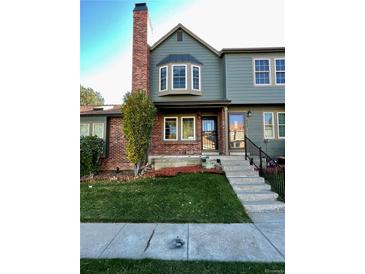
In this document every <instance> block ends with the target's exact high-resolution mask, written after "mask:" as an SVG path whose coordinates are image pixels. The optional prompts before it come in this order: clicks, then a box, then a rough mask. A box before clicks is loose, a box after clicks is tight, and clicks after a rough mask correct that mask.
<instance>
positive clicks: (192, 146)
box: [149, 112, 202, 155]
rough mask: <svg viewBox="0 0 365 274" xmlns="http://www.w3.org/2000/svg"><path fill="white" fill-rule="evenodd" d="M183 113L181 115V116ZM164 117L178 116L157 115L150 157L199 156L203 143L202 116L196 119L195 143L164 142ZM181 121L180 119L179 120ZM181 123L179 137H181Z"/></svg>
mask: <svg viewBox="0 0 365 274" xmlns="http://www.w3.org/2000/svg"><path fill="white" fill-rule="evenodd" d="M180 114H181V113H179V115H180ZM164 116H177V115H174V114H163V113H161V112H158V113H157V116H156V120H155V125H154V127H153V130H152V137H151V144H150V149H149V155H199V154H201V151H202V143H201V127H202V119H201V118H202V116H201V113H200V112H198V114H197V119H196V130H195V131H196V140H195V141H164V140H163V124H164ZM179 119H180V118H179ZM180 129H181V125H180V121H179V135H180Z"/></svg>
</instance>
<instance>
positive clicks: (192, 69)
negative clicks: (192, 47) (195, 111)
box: [191, 65, 202, 91]
mask: <svg viewBox="0 0 365 274" xmlns="http://www.w3.org/2000/svg"><path fill="white" fill-rule="evenodd" d="M194 67H196V68H198V69H199V89H195V88H194ZM201 81H202V73H201V66H198V65H191V90H195V91H201V89H202V88H201V86H202V82H201Z"/></svg>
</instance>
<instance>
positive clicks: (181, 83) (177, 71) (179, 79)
mask: <svg viewBox="0 0 365 274" xmlns="http://www.w3.org/2000/svg"><path fill="white" fill-rule="evenodd" d="M186 67H187V65H172V89H187V79H186Z"/></svg>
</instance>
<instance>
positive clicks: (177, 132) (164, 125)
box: [163, 116, 179, 141]
mask: <svg viewBox="0 0 365 274" xmlns="http://www.w3.org/2000/svg"><path fill="white" fill-rule="evenodd" d="M166 119H175V120H176V138H175V139H166V135H165V134H166V131H165V129H166ZM178 139H179V118H178V117H172V116H168V117H163V140H164V141H177V140H178Z"/></svg>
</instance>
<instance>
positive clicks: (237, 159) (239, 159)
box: [209, 155, 245, 161]
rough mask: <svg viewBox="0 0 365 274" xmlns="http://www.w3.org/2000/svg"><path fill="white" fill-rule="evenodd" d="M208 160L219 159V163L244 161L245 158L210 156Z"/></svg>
mask: <svg viewBox="0 0 365 274" xmlns="http://www.w3.org/2000/svg"><path fill="white" fill-rule="evenodd" d="M209 159H220V160H221V161H245V156H238V155H237V156H229V155H210V156H209Z"/></svg>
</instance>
